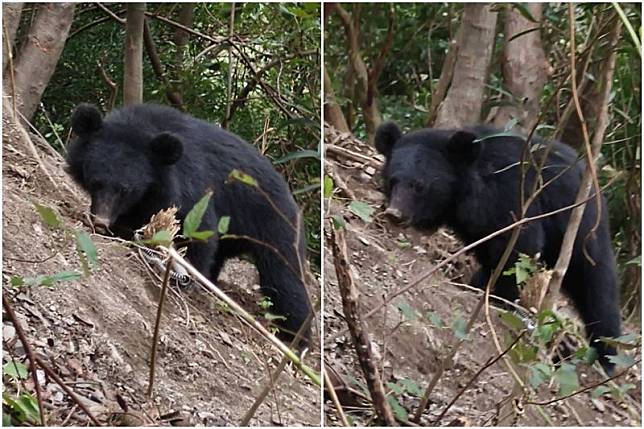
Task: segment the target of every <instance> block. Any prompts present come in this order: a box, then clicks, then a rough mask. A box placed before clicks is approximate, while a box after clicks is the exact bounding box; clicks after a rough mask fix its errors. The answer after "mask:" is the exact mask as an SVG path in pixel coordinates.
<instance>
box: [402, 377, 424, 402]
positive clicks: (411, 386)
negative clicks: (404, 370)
mask: <svg viewBox="0 0 644 429" xmlns="http://www.w3.org/2000/svg"><path fill="white" fill-rule="evenodd" d="M398 383H399V384H400V385H401V386H403V387H404V388H405V390H406V391H407V393H409V394H410V395H412V396H418V397H419V396H421V395H422V394H423V390H422V389H421V388H420V386H419V385H418V384H416V383H415V382H414V381H412V380H410V379H408V378H403V379H402V380H400V381H399V382H398Z"/></svg>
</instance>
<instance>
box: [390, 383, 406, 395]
mask: <svg viewBox="0 0 644 429" xmlns="http://www.w3.org/2000/svg"><path fill="white" fill-rule="evenodd" d="M385 385H386V386H387V387H388V388H389V389H391V391H392V392H394V393H395V394H396V395H402V394H403V393H404V392H405V388H404V387H402V386H399V385H398V383H392V382H390V381H388V382H387V383H385Z"/></svg>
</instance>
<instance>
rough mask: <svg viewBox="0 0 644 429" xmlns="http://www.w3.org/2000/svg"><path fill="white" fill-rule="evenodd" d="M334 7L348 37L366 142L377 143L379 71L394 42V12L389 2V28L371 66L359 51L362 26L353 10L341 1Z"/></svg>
mask: <svg viewBox="0 0 644 429" xmlns="http://www.w3.org/2000/svg"><path fill="white" fill-rule="evenodd" d="M331 7H332V8H333V10H334V11H335V13H336V15H337V16H338V17H339V18H340V21H341V22H342V26H343V27H344V32H345V35H346V38H347V54H348V57H349V65H350V67H351V68H352V69H353V74H354V76H355V83H356V86H355V89H356V92H357V96H358V99H359V100H360V106H361V108H362V116H363V119H364V122H365V126H366V129H367V143H368V144H370V145H373V144H374V138H375V135H376V129H377V128H378V125H380V123H381V122H382V117H381V115H380V109H379V108H378V90H377V83H378V77H379V75H380V72H381V71H382V67H383V64H384V59H385V57H386V55H387V54H388V53H389V50H390V48H391V44H392V42H393V28H394V13H393V9H392V7H391V6H390V7H389V11H388V29H387V35H386V36H385V40H384V41H383V44H382V46H381V48H380V53H379V55H378V58H376V59H375V60H374V66H373V67H372V69H371V70H369V69H368V68H367V65H366V64H365V62H364V59H363V58H362V54H361V53H360V28H359V27H358V25H357V22H356V20H355V19H352V16H351V14H349V12H347V11H346V10H345V9H344V8H343V7H342V6H341V5H340V4H339V3H332V4H331Z"/></svg>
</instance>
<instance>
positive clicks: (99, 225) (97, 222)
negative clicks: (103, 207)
mask: <svg viewBox="0 0 644 429" xmlns="http://www.w3.org/2000/svg"><path fill="white" fill-rule="evenodd" d="M92 222H93V223H94V229H96V232H99V233H107V232H109V230H110V220H109V219H107V218H104V217H101V216H95V215H93V216H92Z"/></svg>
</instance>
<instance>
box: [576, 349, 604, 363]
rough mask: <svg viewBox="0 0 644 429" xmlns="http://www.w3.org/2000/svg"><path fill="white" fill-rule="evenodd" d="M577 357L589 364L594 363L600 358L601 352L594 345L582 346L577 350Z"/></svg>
mask: <svg viewBox="0 0 644 429" xmlns="http://www.w3.org/2000/svg"><path fill="white" fill-rule="evenodd" d="M575 357H576V358H578V359H581V360H582V361H583V362H584V363H586V364H588V365H592V364H593V363H595V361H596V360H597V359H598V358H599V354H598V353H597V350H595V348H594V347H581V348H580V349H579V350H577V351H576V352H575Z"/></svg>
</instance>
